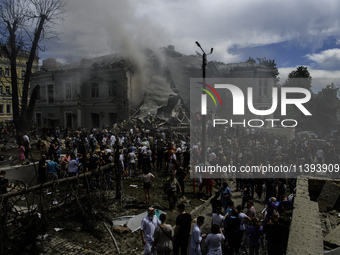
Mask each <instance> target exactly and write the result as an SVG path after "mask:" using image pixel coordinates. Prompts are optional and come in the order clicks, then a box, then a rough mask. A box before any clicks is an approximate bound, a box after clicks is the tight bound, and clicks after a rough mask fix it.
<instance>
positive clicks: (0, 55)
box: [0, 51, 39, 122]
mask: <svg viewBox="0 0 340 255" xmlns="http://www.w3.org/2000/svg"><path fill="white" fill-rule="evenodd" d="M28 57H29V53H28V52H19V53H18V57H17V75H18V95H19V101H21V96H22V85H23V82H24V78H25V71H26V62H27V61H28ZM10 68H11V64H10V61H9V59H8V58H7V57H6V55H5V53H4V52H2V51H0V121H1V122H2V121H8V120H12V119H13V111H12V109H13V108H12V86H11V69H10ZM38 68H39V66H38V57H36V59H35V60H34V63H33V68H32V73H35V72H37V71H38Z"/></svg>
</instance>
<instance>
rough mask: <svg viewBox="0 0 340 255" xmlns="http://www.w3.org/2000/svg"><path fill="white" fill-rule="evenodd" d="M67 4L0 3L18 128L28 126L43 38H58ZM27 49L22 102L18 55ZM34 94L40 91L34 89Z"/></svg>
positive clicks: (56, 0) (0, 30)
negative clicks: (32, 83) (34, 69)
mask: <svg viewBox="0 0 340 255" xmlns="http://www.w3.org/2000/svg"><path fill="white" fill-rule="evenodd" d="M64 8H65V3H64V1H62V0H2V1H1V2H0V19H1V22H0V34H1V39H0V40H1V41H0V42H1V44H2V45H3V46H2V50H3V51H4V52H5V54H6V57H7V58H8V59H9V61H10V66H11V85H12V107H13V121H14V123H15V125H16V127H17V129H18V130H24V129H26V128H28V127H29V123H30V121H31V119H29V118H30V117H31V116H32V112H33V109H34V104H35V99H36V95H32V97H31V102H30V103H29V104H28V92H29V82H30V78H31V74H32V66H33V63H34V60H35V58H36V57H37V50H38V49H40V48H41V47H40V44H41V43H42V41H43V40H44V39H52V38H55V37H56V36H57V35H58V33H57V32H56V31H54V30H53V28H54V26H55V24H56V22H57V21H58V20H60V19H62V17H63V13H64V11H65V9H64ZM20 52H27V53H28V55H29V58H28V61H27V62H26V70H25V77H24V81H23V88H22V97H21V101H20V102H19V96H20V95H19V92H18V79H19V78H18V76H17V58H18V53H20ZM34 92H35V93H38V92H39V90H38V89H35V90H34Z"/></svg>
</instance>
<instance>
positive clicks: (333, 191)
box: [317, 181, 340, 211]
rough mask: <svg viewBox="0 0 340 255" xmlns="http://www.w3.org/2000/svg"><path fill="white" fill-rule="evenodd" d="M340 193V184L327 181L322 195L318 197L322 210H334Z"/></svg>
mask: <svg viewBox="0 0 340 255" xmlns="http://www.w3.org/2000/svg"><path fill="white" fill-rule="evenodd" d="M339 194H340V185H338V184H336V183H334V182H332V181H326V183H325V185H324V186H323V188H322V191H321V193H320V196H319V197H318V199H317V202H318V204H319V208H320V211H329V210H332V209H333V207H334V205H335V204H336V202H337V200H338V198H339Z"/></svg>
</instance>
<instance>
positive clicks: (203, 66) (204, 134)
mask: <svg viewBox="0 0 340 255" xmlns="http://www.w3.org/2000/svg"><path fill="white" fill-rule="evenodd" d="M196 44H197V46H198V47H199V48H200V49H201V50H202V52H203V63H202V76H203V82H202V83H203V86H205V69H206V66H207V55H210V54H212V53H213V50H214V49H213V48H211V50H210V53H208V54H206V53H205V51H204V50H203V48H202V47H201V45H200V44H199V42H198V41H196ZM202 94H206V92H205V91H204V90H202ZM201 120H202V138H201V140H202V141H201V147H202V150H201V161H202V163H203V165H205V159H206V155H205V154H206V150H205V136H206V115H202V116H201Z"/></svg>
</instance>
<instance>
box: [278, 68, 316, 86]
mask: <svg viewBox="0 0 340 255" xmlns="http://www.w3.org/2000/svg"><path fill="white" fill-rule="evenodd" d="M283 87H300V88H305V89H308V90H309V91H312V77H311V76H310V73H309V71H308V68H307V67H306V66H299V67H298V68H296V70H293V71H291V72H290V73H289V74H288V79H287V80H286V82H285V83H284V84H283Z"/></svg>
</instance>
